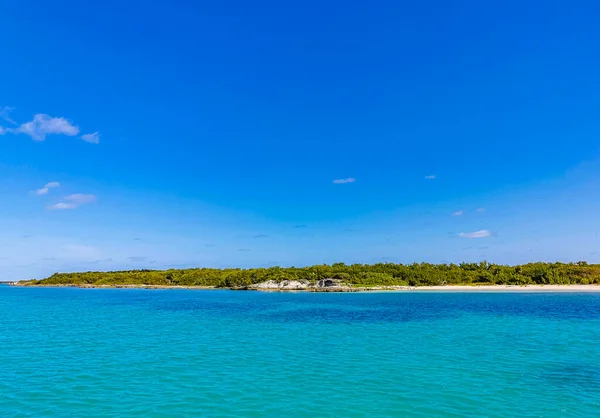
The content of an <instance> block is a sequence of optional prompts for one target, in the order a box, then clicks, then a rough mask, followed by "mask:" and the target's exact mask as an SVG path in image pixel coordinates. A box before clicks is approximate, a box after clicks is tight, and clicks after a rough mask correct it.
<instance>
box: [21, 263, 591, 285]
mask: <svg viewBox="0 0 600 418" xmlns="http://www.w3.org/2000/svg"><path fill="white" fill-rule="evenodd" d="M329 278H330V279H337V280H340V281H341V282H342V283H345V284H347V285H350V286H357V287H369V286H442V285H483V284H487V285H527V284H600V264H587V263H586V262H577V263H541V262H539V263H529V264H523V265H516V266H508V265H498V264H490V263H488V262H485V261H484V262H481V263H461V264H429V263H415V264H393V263H378V264H371V265H366V264H352V265H346V264H344V263H336V264H332V265H315V266H310V267H288V268H282V267H270V268H253V269H234V268H231V269H213V268H194V269H181V270H128V271H109V272H92V271H89V272H82V273H55V274H53V275H52V276H50V277H48V278H46V279H42V280H32V281H30V282H29V284H31V285H94V286H102V285H106V286H113V285H114V286H116V285H158V286H214V287H222V288H237V287H244V286H249V285H252V284H256V283H261V282H265V281H268V280H274V281H276V282H281V281H284V280H307V281H309V282H312V283H314V282H316V281H318V280H322V279H329Z"/></svg>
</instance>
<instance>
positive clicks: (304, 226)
mask: <svg viewBox="0 0 600 418" xmlns="http://www.w3.org/2000/svg"><path fill="white" fill-rule="evenodd" d="M294 228H306V225H296V226H295V227H294Z"/></svg>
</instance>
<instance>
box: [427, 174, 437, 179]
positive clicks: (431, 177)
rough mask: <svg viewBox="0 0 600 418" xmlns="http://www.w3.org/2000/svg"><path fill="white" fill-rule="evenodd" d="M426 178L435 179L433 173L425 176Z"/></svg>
mask: <svg viewBox="0 0 600 418" xmlns="http://www.w3.org/2000/svg"><path fill="white" fill-rule="evenodd" d="M425 178H426V179H427V180H435V174H430V175H429V176H425Z"/></svg>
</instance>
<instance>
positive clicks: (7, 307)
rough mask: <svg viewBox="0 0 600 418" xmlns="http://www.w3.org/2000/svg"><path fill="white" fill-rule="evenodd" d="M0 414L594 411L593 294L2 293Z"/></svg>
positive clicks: (599, 412) (599, 387)
mask: <svg viewBox="0 0 600 418" xmlns="http://www.w3.org/2000/svg"><path fill="white" fill-rule="evenodd" d="M0 416H2V417H13V416H14V417H21V416H23V417H26V416H32V417H48V416H53V417H60V416H86V417H96V416H98V417H100V416H106V417H108V416H111V417H112V416H120V417H130V416H139V417H142V416H143V417H169V416H207V417H229V416H248V417H259V416H272V417H281V416H288V417H296V416H298V417H304V416H311V417H319V416H336V417H367V416H368V417H389V416H398V417H465V416H468V417H598V416H600V294H559V293H537V294H534V293H529V294H511V293H500V294H497V293H477V294H473V293H361V294H345V293H319V294H314V293H261V292H232V291H194V290H121V289H114V290H98V289H70V288H62V289H50V288H45V289H44V288H40V289H23V288H12V287H7V286H0Z"/></svg>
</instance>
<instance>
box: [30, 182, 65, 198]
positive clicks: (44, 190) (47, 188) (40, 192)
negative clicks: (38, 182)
mask: <svg viewBox="0 0 600 418" xmlns="http://www.w3.org/2000/svg"><path fill="white" fill-rule="evenodd" d="M57 187H60V183H59V182H57V181H51V182H50V183H46V185H45V186H44V187H42V188H41V189H37V190H36V191H35V192H34V193H35V194H36V195H37V196H44V195H47V194H48V192H49V191H50V189H56V188H57Z"/></svg>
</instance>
